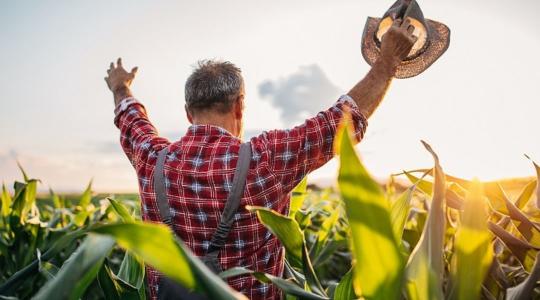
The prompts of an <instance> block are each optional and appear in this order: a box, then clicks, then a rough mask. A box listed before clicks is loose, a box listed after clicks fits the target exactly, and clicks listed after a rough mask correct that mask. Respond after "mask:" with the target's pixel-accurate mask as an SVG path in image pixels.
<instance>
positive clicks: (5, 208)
mask: <svg viewBox="0 0 540 300" xmlns="http://www.w3.org/2000/svg"><path fill="white" fill-rule="evenodd" d="M0 200H1V201H2V206H1V209H2V213H1V215H2V217H4V218H7V216H9V215H10V214H11V201H12V200H11V196H10V195H9V192H8V190H7V188H6V185H5V184H3V183H2V195H1V198H0Z"/></svg>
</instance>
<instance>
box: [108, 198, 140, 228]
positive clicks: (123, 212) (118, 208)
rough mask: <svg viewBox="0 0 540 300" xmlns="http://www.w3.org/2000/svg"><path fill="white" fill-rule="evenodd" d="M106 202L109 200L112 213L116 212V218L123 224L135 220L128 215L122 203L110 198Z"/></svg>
mask: <svg viewBox="0 0 540 300" xmlns="http://www.w3.org/2000/svg"><path fill="white" fill-rule="evenodd" d="M107 200H109V202H110V203H111V206H112V207H113V208H114V211H115V212H116V214H118V216H119V217H120V218H121V219H122V221H123V222H125V223H133V222H135V218H133V216H132V215H131V214H130V213H129V211H128V209H127V207H125V206H124V205H123V204H122V203H120V202H118V201H116V200H114V199H111V198H107Z"/></svg>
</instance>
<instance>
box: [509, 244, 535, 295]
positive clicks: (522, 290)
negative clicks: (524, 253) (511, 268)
mask: <svg viewBox="0 0 540 300" xmlns="http://www.w3.org/2000/svg"><path fill="white" fill-rule="evenodd" d="M538 280H540V253H538V254H537V255H536V260H535V263H534V266H533V268H532V272H531V274H530V275H529V276H528V277H527V278H526V279H525V280H524V281H523V282H522V283H520V284H519V285H517V286H515V287H512V288H509V289H508V290H507V292H506V299H508V300H520V299H534V298H536V297H538V294H536V295H535V293H534V289H535V287H536V286H537V282H538ZM535 296H536V297H535Z"/></svg>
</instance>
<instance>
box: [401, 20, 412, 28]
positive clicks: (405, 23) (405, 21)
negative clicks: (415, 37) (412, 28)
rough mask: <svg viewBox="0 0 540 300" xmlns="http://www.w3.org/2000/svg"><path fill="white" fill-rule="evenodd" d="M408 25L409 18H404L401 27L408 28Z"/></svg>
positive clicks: (409, 22) (409, 23)
mask: <svg viewBox="0 0 540 300" xmlns="http://www.w3.org/2000/svg"><path fill="white" fill-rule="evenodd" d="M409 25H411V20H410V19H409V18H407V19H405V20H404V21H403V23H401V27H402V28H409Z"/></svg>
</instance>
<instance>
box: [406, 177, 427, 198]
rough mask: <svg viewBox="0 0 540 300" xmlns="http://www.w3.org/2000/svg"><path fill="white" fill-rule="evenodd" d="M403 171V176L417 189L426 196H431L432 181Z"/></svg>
mask: <svg viewBox="0 0 540 300" xmlns="http://www.w3.org/2000/svg"><path fill="white" fill-rule="evenodd" d="M403 173H405V176H407V179H409V181H410V182H411V183H412V184H413V185H415V186H416V187H417V188H418V189H419V190H421V191H422V192H424V193H425V194H426V195H428V196H432V195H433V183H431V182H429V181H427V180H425V179H423V178H421V177H416V176H414V175H412V174H411V173H409V172H407V171H403Z"/></svg>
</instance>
